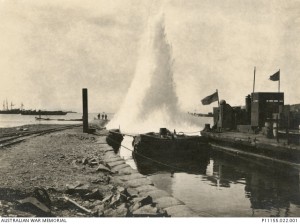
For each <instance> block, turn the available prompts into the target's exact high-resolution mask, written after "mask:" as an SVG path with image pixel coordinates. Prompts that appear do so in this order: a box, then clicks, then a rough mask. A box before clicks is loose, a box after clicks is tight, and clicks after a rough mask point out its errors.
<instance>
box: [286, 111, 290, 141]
mask: <svg viewBox="0 0 300 224" xmlns="http://www.w3.org/2000/svg"><path fill="white" fill-rule="evenodd" d="M289 135H290V110H289V112H288V117H287V128H286V138H287V144H288V145H289V144H290V136H289Z"/></svg>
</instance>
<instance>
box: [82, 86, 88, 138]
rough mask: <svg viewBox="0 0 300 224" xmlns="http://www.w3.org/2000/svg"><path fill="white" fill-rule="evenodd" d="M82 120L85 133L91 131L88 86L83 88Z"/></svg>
mask: <svg viewBox="0 0 300 224" xmlns="http://www.w3.org/2000/svg"><path fill="white" fill-rule="evenodd" d="M82 114H83V115H82V122H83V133H88V132H89V123H88V90H87V88H83V89H82Z"/></svg>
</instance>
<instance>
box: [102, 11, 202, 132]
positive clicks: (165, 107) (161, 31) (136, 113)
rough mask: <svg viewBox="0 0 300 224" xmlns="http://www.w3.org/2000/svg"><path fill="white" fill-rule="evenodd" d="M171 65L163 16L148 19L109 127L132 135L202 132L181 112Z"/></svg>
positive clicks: (170, 50)
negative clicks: (129, 79)
mask: <svg viewBox="0 0 300 224" xmlns="http://www.w3.org/2000/svg"><path fill="white" fill-rule="evenodd" d="M172 65H173V59H172V48H171V46H170V44H169V43H168V42H167V38H166V33H165V26H164V17H163V15H158V16H156V17H154V18H152V19H150V20H149V23H148V27H147V30H146V32H145V33H144V36H143V37H142V39H141V47H140V52H139V60H138V62H137V66H136V71H135V76H134V79H133V81H132V83H131V86H130V88H129V90H128V93H127V96H126V98H125V100H124V102H123V104H122V105H121V108H120V110H119V111H118V112H117V113H116V115H115V116H114V118H113V119H112V121H111V122H110V123H109V124H108V125H107V128H108V129H111V128H118V127H119V126H120V127H121V131H122V132H131V133H133V132H134V133H143V132H150V131H156V132H157V131H158V130H159V128H161V127H166V128H168V129H170V130H173V129H176V130H179V129H181V131H183V130H182V128H185V130H186V129H187V128H188V129H191V128H193V130H195V128H196V130H199V126H196V127H195V126H194V127H191V122H190V121H189V119H188V118H187V117H186V116H187V115H185V114H184V113H183V112H181V111H180V109H179V106H178V98H177V95H176V89H175V84H174V82H173V70H172V69H173V66H172ZM178 128H179V129H178Z"/></svg>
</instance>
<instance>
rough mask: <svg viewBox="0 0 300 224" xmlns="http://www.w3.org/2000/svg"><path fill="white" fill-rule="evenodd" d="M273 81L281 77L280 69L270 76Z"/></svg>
mask: <svg viewBox="0 0 300 224" xmlns="http://www.w3.org/2000/svg"><path fill="white" fill-rule="evenodd" d="M269 79H270V80H271V81H279V79H280V70H279V71H278V72H276V73H275V74H273V75H271V76H270V78H269Z"/></svg>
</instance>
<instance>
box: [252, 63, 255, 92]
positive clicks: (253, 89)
mask: <svg viewBox="0 0 300 224" xmlns="http://www.w3.org/2000/svg"><path fill="white" fill-rule="evenodd" d="M255 72H256V66H254V77H253V91H252V93H254V89H255Z"/></svg>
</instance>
